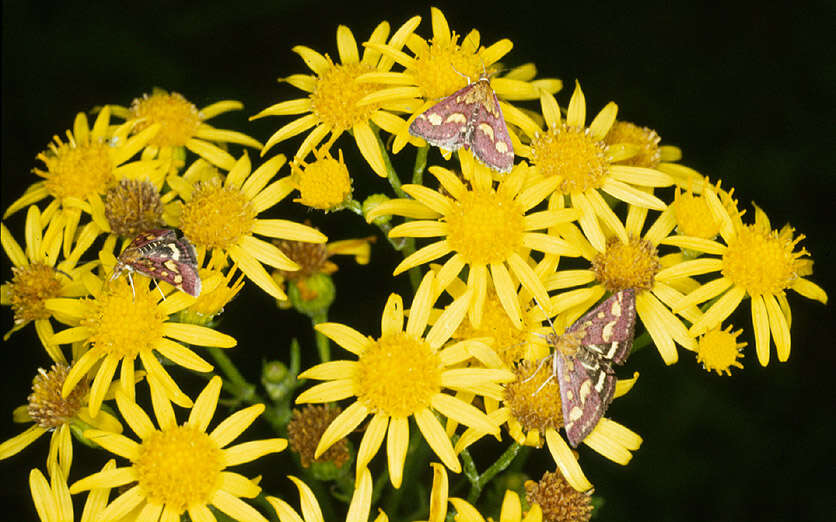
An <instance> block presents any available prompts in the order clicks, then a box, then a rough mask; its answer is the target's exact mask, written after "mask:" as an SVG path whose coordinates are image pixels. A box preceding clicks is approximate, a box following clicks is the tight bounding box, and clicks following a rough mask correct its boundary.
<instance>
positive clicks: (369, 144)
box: [354, 121, 388, 178]
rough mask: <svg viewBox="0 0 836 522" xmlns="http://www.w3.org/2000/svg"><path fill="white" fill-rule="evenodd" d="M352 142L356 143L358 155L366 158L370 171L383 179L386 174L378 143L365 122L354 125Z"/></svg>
mask: <svg viewBox="0 0 836 522" xmlns="http://www.w3.org/2000/svg"><path fill="white" fill-rule="evenodd" d="M354 140H355V141H356V142H357V148H359V149H360V154H362V155H363V157H364V158H366V161H367V162H368V163H369V166H371V168H372V170H373V171H375V173H376V174H377V175H378V176H380V177H381V178H385V177H386V176H387V174H388V173H387V171H386V163H385V162H384V161H383V154H382V153H381V151H380V143H379V142H378V138H377V136H376V135H375V133H374V131H372V128H371V126H370V125H369V123H368V122H367V121H362V122H360V123H355V124H354Z"/></svg>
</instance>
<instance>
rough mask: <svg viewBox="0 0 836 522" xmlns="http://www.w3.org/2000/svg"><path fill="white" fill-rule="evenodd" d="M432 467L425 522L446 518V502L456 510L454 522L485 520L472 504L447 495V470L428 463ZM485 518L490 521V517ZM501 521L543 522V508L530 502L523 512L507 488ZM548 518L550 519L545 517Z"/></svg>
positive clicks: (513, 493)
mask: <svg viewBox="0 0 836 522" xmlns="http://www.w3.org/2000/svg"><path fill="white" fill-rule="evenodd" d="M430 465H431V466H432V468H433V486H432V490H431V491H430V515H429V517H428V519H427V522H444V520H447V503H448V502H449V503H450V504H451V505H452V506H453V508H455V510H456V514H455V515H454V516H453V520H455V521H456V522H485V517H483V516H482V514H481V513H480V512H479V510H478V509H476V508H475V507H474V506H473V505H471V504H470V503H469V502H467V501H466V500H465V499H463V498H458V497H448V494H449V487H450V486H449V484H448V481H447V470H446V469H444V466H441V465H440V464H438V463H435V462H433V463H431V464H430ZM487 520H489V521H492V520H493V519H492V518H490V517H489V518H488V519H487ZM499 520H500V521H501V522H543V510H542V509H540V506H539V505H538V504H536V503H531V507H529V509H528V511H527V512H526V513H525V514H523V510H522V503H521V502H520V497H519V495H517V493H516V492H514V491H512V490H510V489H507V490H505V496H504V497H503V499H502V507H501V510H500V513H499ZM547 520H550V519H547Z"/></svg>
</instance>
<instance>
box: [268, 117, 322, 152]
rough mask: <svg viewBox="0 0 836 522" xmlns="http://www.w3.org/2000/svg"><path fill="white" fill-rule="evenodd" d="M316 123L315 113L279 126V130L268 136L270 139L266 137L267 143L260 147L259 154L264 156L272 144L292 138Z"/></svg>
mask: <svg viewBox="0 0 836 522" xmlns="http://www.w3.org/2000/svg"><path fill="white" fill-rule="evenodd" d="M318 123H319V117H318V116H316V115H315V114H306V115H305V116H302V117H301V118H296V119H295V120H293V121H291V122H290V123H287V124H285V125H284V126H282V127H280V128H279V130H277V131H276V132H274V133H273V135H272V136H270V139H268V140H267V143H265V144H264V148H263V149H261V155H262V156H264V154H265V153H266V152H267V151H268V150H270V149H271V148H272V147H273V145H275V144H277V143H280V142H282V141H284V140H286V139H288V138H292V137H293V136H296V135H297V134H301V133H303V132H305V131H306V130H308V129H310V128H311V127H313V126H314V125H316V124H318Z"/></svg>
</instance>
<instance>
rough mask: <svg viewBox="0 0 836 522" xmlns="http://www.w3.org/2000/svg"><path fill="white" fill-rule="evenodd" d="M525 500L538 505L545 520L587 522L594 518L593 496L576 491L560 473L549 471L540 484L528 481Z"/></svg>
mask: <svg viewBox="0 0 836 522" xmlns="http://www.w3.org/2000/svg"><path fill="white" fill-rule="evenodd" d="M525 499H526V500H527V501H528V503H529V504H538V505H539V506H540V508H541V509H542V510H543V520H566V521H571V522H587V521H588V520H589V519H590V518H591V517H592V510H593V509H594V507H593V505H592V496H591V495H590V494H589V493H588V492H584V491H576V490H575V488H573V487H572V485H571V484H569V482H567V481H566V479H565V478H564V477H563V475H561V474H560V472H559V471H557V472H554V473H552V472H551V471H547V472H545V473H544V474H543V476H542V478H540V481H539V482H534V481H531V480H529V481H526V483H525Z"/></svg>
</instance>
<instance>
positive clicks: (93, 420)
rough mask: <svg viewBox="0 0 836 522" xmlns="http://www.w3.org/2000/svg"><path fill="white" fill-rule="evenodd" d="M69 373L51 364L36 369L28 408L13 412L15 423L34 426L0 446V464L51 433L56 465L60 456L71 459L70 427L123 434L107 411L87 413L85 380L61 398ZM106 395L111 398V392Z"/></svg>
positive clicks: (88, 393)
mask: <svg viewBox="0 0 836 522" xmlns="http://www.w3.org/2000/svg"><path fill="white" fill-rule="evenodd" d="M69 371H70V368H69V367H68V366H67V365H65V364H60V363H56V364H53V365H52V367H51V368H50V369H49V370H44V369H43V368H39V369H38V374H37V375H36V376H35V378H34V379H33V381H32V393H31V394H30V395H29V397H28V398H27V401H28V402H27V404H25V405H23V406H19V407H17V408H15V410H14V412H13V414H12V418H13V419H14V421H15V422H17V423H29V422H31V423H33V424H32V426H30V427H29V428H28V429H26V431H24V432H22V433H20V434H19V435H16V436H14V437H12V438H11V439H9V440H7V441H5V442H3V443H2V444H0V460H3V459H7V458H9V457H11V456H12V455H16V454H17V453H19V452H20V451H21V450H23V449H24V448H26V447H27V446H29V445H30V444H32V443H33V442H35V441H36V440H38V439H39V438H40V437H41V435H43V434H44V433H46V432H48V431H51V432H52V437H51V439H50V442H49V453H50V455H52V454H55V455H58V458H59V461H62V460H63V456H65V455H67V456H72V453H73V452H72V437H71V436H70V431H69V427H70V425H74V426H76V427H79V426H84V427H90V426H92V427H94V428H99V429H102V430H109V431H114V432H121V431H122V425H121V424H119V421H118V420H116V419H115V418H114V417H113V416H112V415H110V414H109V413H107V412H106V411H103V410H101V411H99V412H98V414H96V415H95V416H94V415H92V414H91V413H90V405H89V401H90V386H89V383H88V382H87V379H83V380H82V381H81V382H80V383H79V384H78V385H77V386H76V387H75V388H74V389H73V391H72V392H71V393H70V394H69V395H67V396H66V397H64V396H62V394H61V390H62V388H63V386H64V382H65V381H66V379H67V375H68V374H69ZM108 394H109V395H110V397H111V398H112V397H113V393H112V389H111V390H110V391H108ZM67 467H69V466H68V465H67Z"/></svg>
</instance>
